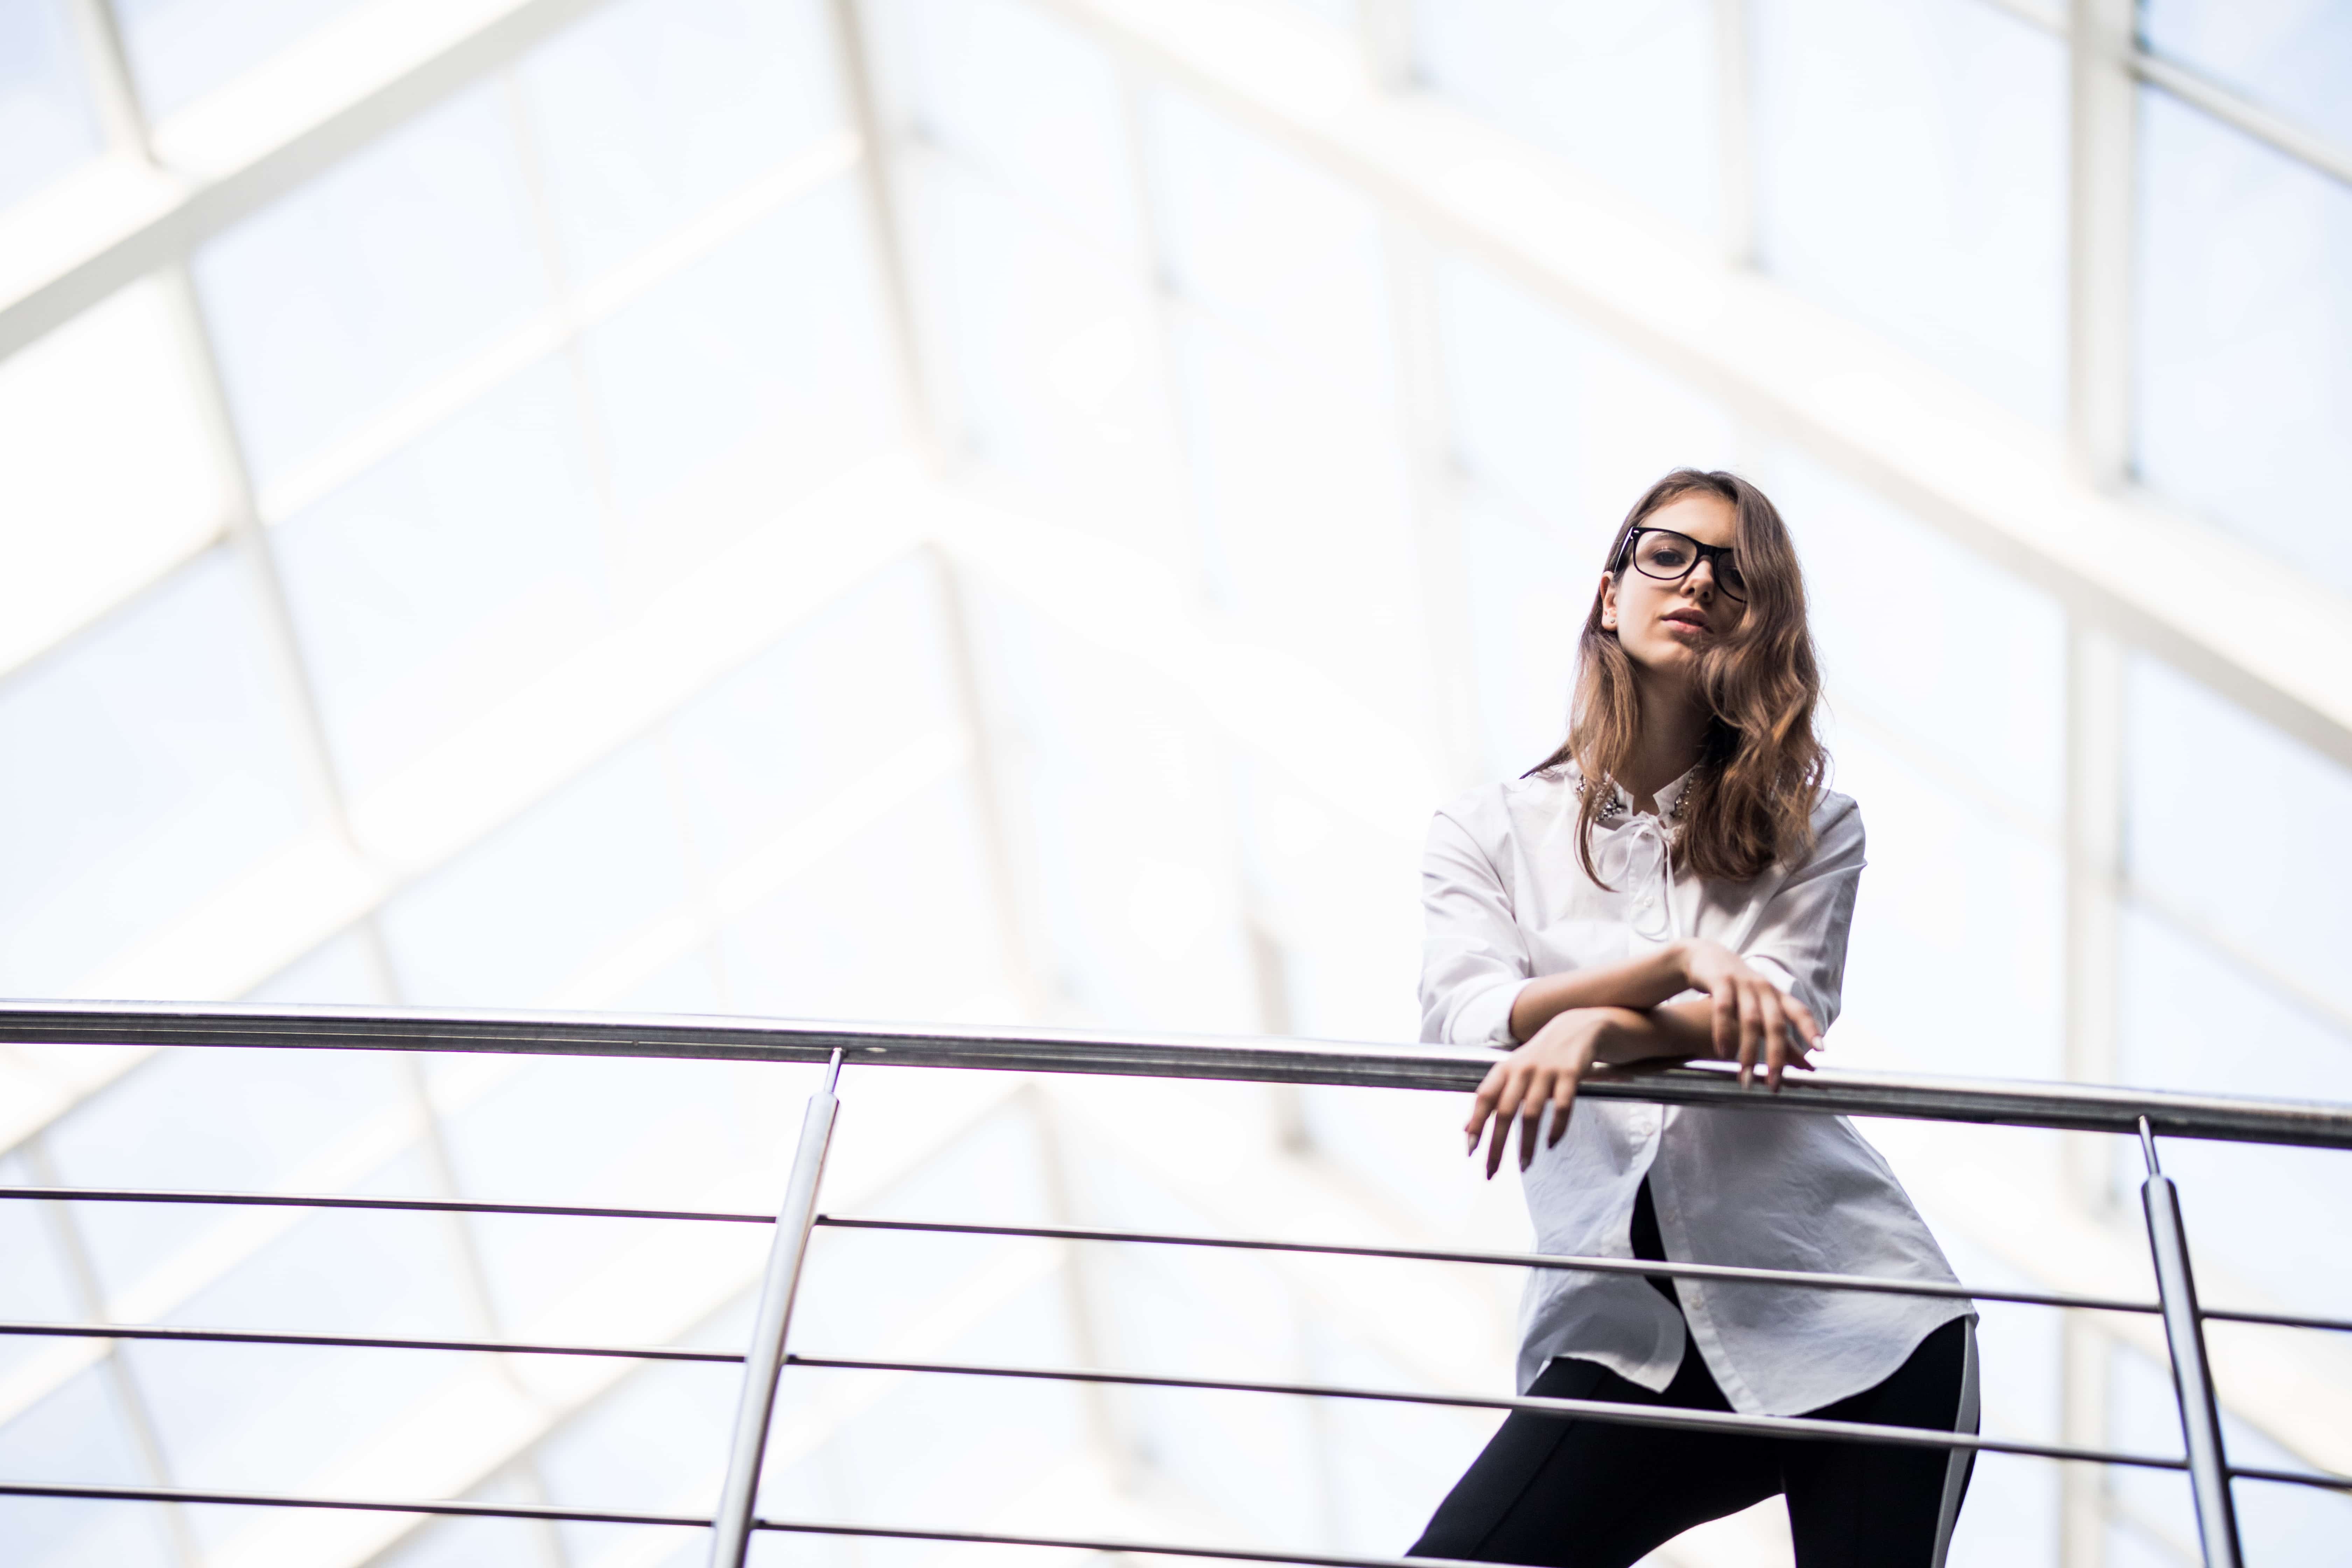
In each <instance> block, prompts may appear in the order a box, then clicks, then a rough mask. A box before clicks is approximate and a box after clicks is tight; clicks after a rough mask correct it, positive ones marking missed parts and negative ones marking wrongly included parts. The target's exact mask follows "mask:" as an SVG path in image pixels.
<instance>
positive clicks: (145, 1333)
mask: <svg viewBox="0 0 2352 1568" xmlns="http://www.w3.org/2000/svg"><path fill="white" fill-rule="evenodd" d="M11 1334H16V1335H24V1336H30V1337H37V1338H47V1339H62V1340H156V1341H161V1342H165V1343H182V1344H229V1345H324V1346H332V1347H337V1348H341V1349H349V1350H379V1351H478V1352H486V1353H489V1354H494V1355H586V1356H611V1357H614V1358H615V1359H618V1360H623V1361H699V1362H732V1363H735V1364H737V1365H740V1364H741V1363H742V1361H743V1352H741V1351H706V1350H696V1349H694V1348H692V1347H690V1346H687V1345H551V1344H541V1343H536V1342H532V1341H530V1340H432V1339H410V1338H407V1337H404V1336H400V1335H389V1334H310V1333H301V1332H298V1331H292V1330H281V1329H202V1328H182V1327H180V1326H179V1325H177V1324H173V1323H37V1322H0V1336H6V1335H11Z"/></svg>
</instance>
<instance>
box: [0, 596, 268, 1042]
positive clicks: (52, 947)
mask: <svg viewBox="0 0 2352 1568" xmlns="http://www.w3.org/2000/svg"><path fill="white" fill-rule="evenodd" d="M261 626H262V619H261V610H260V607H259V605H257V604H256V603H255V602H254V600H253V598H252V596H251V593H250V590H249V588H248V585H247V576H246V573H245V569H244V567H243V566H242V564H241V563H239V562H238V561H237V560H236V558H235V557H234V556H232V555H231V554H229V553H228V552H226V551H222V550H215V551H212V552H207V553H206V554H205V555H203V556H200V557H199V558H198V559H197V560H196V561H195V562H194V563H192V564H190V565H188V566H186V567H184V568H182V569H181V571H180V572H179V573H177V574H175V575H173V577H171V578H169V579H168V580H166V581H165V582H164V583H163V584H161V585H160V586H158V587H156V588H154V589H152V590H151V591H150V592H149V593H147V594H145V595H142V597H140V598H139V599H137V600H135V601H133V602H132V603H131V604H130V605H126V606H125V607H124V608H123V609H121V610H120V611H118V612H117V613H116V614H115V615H113V616H110V617H109V618H108V619H107V620H105V621H104V622H101V623H100V625H99V626H95V627H93V628H91V629H90V630H89V631H87V632H84V633H83V634H82V635H81V636H79V637H76V638H75V639H74V640H73V641H71V642H69V643H68V644H66V645H65V646H64V647H60V648H58V649H57V650H56V651H55V652H53V653H51V654H49V655H47V657H46V658H43V659H41V660H40V662H38V663H37V664H35V665H32V666H30V667H29V668H26V669H23V670H20V671H18V672H17V673H16V675H14V676H12V677H10V678H9V679H7V680H6V681H5V683H0V864H5V865H6V866H7V868H8V874H7V876H6V877H5V878H0V992H5V993H7V994H13V995H18V996H44V995H49V996H54V995H67V994H72V993H73V990H74V987H76V986H77V985H79V984H82V982H83V981H84V979H85V977H86V976H88V975H89V973H91V971H92V970H93V969H95V968H96V966H98V965H99V964H100V963H101V962H103V961H104V960H106V959H108V958H110V957H111V956H113V955H114V954H116V953H117V952H120V951H121V950H122V949H123V948H125V947H126V946H128V945H129V944H130V943H131V942H133V941H135V940H136V939H138V938H139V937H142V936H144V935H146V934H148V933H150V932H152V931H154V930H155V929H156V928H157V927H159V926H161V925H163V924H164V923H165V922H166V921H170V920H172V919H173V918H174V917H176V916H178V915H181V914H184V913H185V912H187V911H188V910H189V909H190V908H191V907H192V906H194V904H195V903H196V902H197V901H198V900H200V899H202V898H203V897H205V895H206V894H208V893H210V892H213V891H215V890H216V889H219V888H220V887H221V886H222V885H223V884H224V883H226V881H227V880H228V879H230V878H232V877H234V876H235V875H236V873H238V872H239V871H242V870H245V869H247V868H250V867H251V866H252V865H253V864H254V863H255V862H256V861H257V860H258V859H259V858H261V857H262V856H263V855H265V854H267V853H268V851H270V850H271V849H274V848H276V847H278V846H280V845H282V844H284V843H285V842H286V841H287V840H288V839H289V838H291V837H293V836H294V835H295V833H296V832H297V831H299V829H300V827H301V826H303V824H304V822H305V821H306V819H307V818H308V817H309V815H310V812H309V807H308V805H307V803H306V802H305V800H304V798H303V791H302V785H301V781H300V776H299V773H298V771H297V765H296V761H295V753H294V751H293V747H292V743H291V737H290V736H289V733H288V731H287V727H286V721H285V719H284V716H283V712H282V709H281V707H280V701H281V694H280V689H279V686H278V681H277V679H276V677H275V675H274V674H273V672H272V670H271V668H270V659H269V655H268V653H267V651H266V650H265V648H264V647H262V640H261V639H262V632H261Z"/></svg>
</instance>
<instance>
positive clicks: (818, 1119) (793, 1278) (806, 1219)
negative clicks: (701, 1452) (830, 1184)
mask: <svg viewBox="0 0 2352 1568" xmlns="http://www.w3.org/2000/svg"><path fill="white" fill-rule="evenodd" d="M840 1081H841V1052H840V1051H839V1050H838V1049H835V1051H834V1053H833V1060H832V1061H831V1063H829V1064H828V1065H827V1066H826V1068H825V1069H824V1088H822V1089H818V1090H817V1091H816V1092H815V1093H814V1094H813V1095H811V1096H809V1102H808V1112H807V1114H806V1115H805V1116H803V1118H802V1119H801V1141H800V1146H799V1148H798V1149H796V1150H795V1151H794V1152H793V1175H792V1180H791V1182H790V1183H789V1184H786V1186H785V1188H784V1203H783V1206H782V1208H780V1209H778V1210H777V1211H776V1234H775V1238H774V1240H773V1241H772V1243H771V1244H770V1246H769V1247H768V1274H767V1278H766V1279H765V1280H763V1281H762V1282H761V1286H760V1312H759V1316H758V1317H757V1318H756V1319H754V1320H753V1321H752V1324H751V1343H750V1344H749V1345H747V1346H745V1347H744V1353H743V1394H742V1397H741V1398H740V1400H739V1401H737V1403H736V1405H735V1436H734V1439H733V1442H732V1443H731V1444H730V1447H729V1448H728V1451H727V1480H726V1484H725V1485H724V1486H722V1487H720V1488H719V1512H718V1514H717V1515H716V1516H715V1517H714V1518H713V1519H712V1521H711V1528H710V1568H743V1559H744V1555H745V1553H747V1552H750V1551H751V1510H752V1508H753V1506H754V1505H755V1504H756V1503H757V1502H758V1501H759V1495H760V1461H761V1459H762V1458H765V1456H766V1454H767V1451H768V1422H769V1418H770V1417H771V1416H772V1415H773V1414H774V1412H775V1407H776V1380H777V1378H778V1377H779V1376H780V1375H781V1374H782V1372H783V1370H784V1331H785V1330H786V1329H788V1328H790V1327H791V1326H792V1321H793V1297H794V1296H795V1295H796V1294H798V1292H799V1290H800V1283H801V1259H802V1258H803V1257H805V1256H806V1255H807V1253H808V1241H809V1231H810V1228H811V1226H813V1224H814V1221H815V1218H816V1189H817V1184H818V1182H820V1181H821V1180H823V1179H824V1156H825V1151H826V1150H827V1149H828V1148H830V1147H831V1146H832V1143H833V1119H834V1113H835V1111H837V1110H840V1109H841V1101H840V1100H836V1099H835V1098H834V1089H835V1086H836V1085H837V1084H839V1082H840Z"/></svg>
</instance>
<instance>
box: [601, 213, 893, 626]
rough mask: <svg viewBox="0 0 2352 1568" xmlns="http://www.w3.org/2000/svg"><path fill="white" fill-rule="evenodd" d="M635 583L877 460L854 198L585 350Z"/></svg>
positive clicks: (888, 408)
mask: <svg viewBox="0 0 2352 1568" xmlns="http://www.w3.org/2000/svg"><path fill="white" fill-rule="evenodd" d="M583 348H584V351H585V356H586V360H587V363H588V367H589V374H590V378H591V382H592V384H593V388H594V392H595V396H596V401H597V404H598V406H599V407H600V409H601V410H602V412H603V415H604V435H605V439H606V442H607V447H608V451H609V457H610V463H611V468H612V483H613V490H614V499H615V500H617V501H618V502H619V504H620V506H621V508H622V510H624V511H625V512H635V511H639V510H642V509H644V508H645V507H646V506H647V505H648V504H649V503H652V502H654V501H656V500H664V499H666V498H668V499H677V500H679V501H680V504H679V505H677V507H675V508H674V509H672V510H669V511H667V512H666V513H665V514H664V515H663V516H662V517H661V518H660V519H658V520H657V521H656V522H650V523H646V524H645V525H644V526H638V527H633V528H631V529H630V530H628V531H626V532H625V534H624V540H623V547H624V549H625V551H626V552H627V555H626V557H625V561H624V564H623V573H622V574H623V575H624V577H625V578H630V579H633V580H639V579H641V578H642V576H643V574H644V572H645V571H648V570H655V571H658V570H659V569H661V568H665V567H668V566H670V565H672V564H673V563H676V562H677V561H679V560H681V559H691V558H693V557H695V556H698V555H699V554H700V553H701V549H700V548H699V547H707V546H708V544H709V542H710V541H711V540H712V539H713V538H714V537H723V536H724V534H725V533H727V532H730V531H733V530H736V529H740V527H742V526H744V525H746V524H748V523H750V522H754V521H758V522H765V521H769V520H770V519H772V517H773V516H774V515H775V513H776V510H777V508H778V507H779V505H780V504H781V503H782V502H783V501H786V500H792V499H793V498H796V497H797V496H799V495H800V494H801V493H802V492H803V490H804V489H806V488H807V487H808V486H809V485H811V484H813V483H814V482H815V481H816V480H818V479H825V478H829V477H831V476H832V475H833V474H835V473H837V472H838V471H840V469H841V468H844V467H845V466H847V465H848V464H850V463H852V462H855V461H856V460H857V459H859V458H864V457H866V456H869V455H871V454H872V453H874V452H875V451H876V450H877V449H878V448H879V447H880V446H881V444H882V442H883V441H884V440H885V439H886V438H887V436H888V434H889V433H890V430H891V416H892V413H893V412H894V410H893V408H892V405H891V395H892V387H891V384H890V380H889V376H890V371H889V368H888V366H889V360H888V357H887V353H886V352H885V350H884V347H883V341H882V325H881V311H880V306H879V301H878V300H877V293H876V287H875V280H874V268H873V263H872V258H871V257H870V255H869V253H868V250H867V247H866V234H865V230H864V226H863V222H862V219H861V217H860V215H859V212H858V207H857V199H856V186H855V184H853V183H852V182H851V181H849V180H847V179H839V180H835V181H834V182H832V183H831V184H827V185H826V186H824V188H823V189H821V190H818V191H815V192H814V193H812V194H810V195H804V196H802V197H801V198H799V199H798V200H796V201H794V202H793V203H792V205H789V206H787V207H785V208H784V209H783V210H782V211H781V212H777V213H775V214H772V216H768V217H765V218H762V219H761V220H760V222H759V223H758V224H756V225H755V226H752V227H751V230H750V231H749V232H747V233H745V234H744V235H743V236H741V237H740V238H738V239H735V240H733V241H731V242H730V243H729V244H728V246H727V247H725V248H724V249H721V250H719V251H718V252H717V253H716V254H714V255H712V256H710V257H708V258H705V259H703V260H701V261H698V262H697V263H696V264H695V265H694V266H692V267H690V268H688V269H687V270H685V271H683V272H681V273H679V274H678V275H677V277H675V278H672V279H667V281H665V282H664V283H663V284H662V285H661V286H660V287H658V288H656V289H653V290H652V291H651V292H650V293H648V294H646V296H644V297H643V298H642V299H639V300H635V301H634V302H633V303H631V304H630V305H629V306H628V307H627V308H625V310H622V311H621V312H620V313H619V314H617V315H615V316H614V317H613V318H612V319H611V320H610V321H606V322H604V324H603V325H601V326H599V327H597V328H595V329H594V330H593V331H590V332H589V333H588V334H587V335H586V336H585V338H584V339H583Z"/></svg>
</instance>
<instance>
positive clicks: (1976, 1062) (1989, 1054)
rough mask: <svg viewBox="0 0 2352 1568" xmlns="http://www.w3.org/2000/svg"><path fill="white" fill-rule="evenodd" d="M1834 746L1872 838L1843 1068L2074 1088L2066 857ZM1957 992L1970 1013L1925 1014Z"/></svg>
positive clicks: (1898, 767) (1842, 783) (1933, 788)
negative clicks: (2062, 1010) (2065, 1028)
mask: <svg viewBox="0 0 2352 1568" xmlns="http://www.w3.org/2000/svg"><path fill="white" fill-rule="evenodd" d="M1830 739H1831V746H1832V754H1833V755H1834V756H1835V757H1836V759H1837V767H1836V771H1835V773H1834V775H1833V777H1832V784H1833V785H1834V787H1835V788H1837V789H1838V790H1840V791H1841V792H1843V794H1846V795H1852V796H1853V799H1854V801H1855V804H1856V805H1859V806H1860V807H1861V810H1862V820H1863V825H1864V828H1865V830H1866V831H1867V832H1868V834H1869V836H1870V869H1869V870H1867V871H1865V872H1864V874H1863V879H1862V896H1861V900H1860V902H1859V903H1858V904H1857V905H1856V906H1855V910H1854V923H1853V948H1852V952H1851V954H1850V957H1849V960H1848V964H1847V969H1846V982H1845V1020H1844V1022H1843V1023H1842V1024H1840V1025H1839V1026H1838V1028H1839V1029H1840V1030H1842V1031H1843V1034H1840V1033H1832V1035H1831V1037H1830V1040H1831V1046H1832V1051H1831V1056H1830V1063H1831V1065H1832V1066H1833V1067H1861V1066H1875V1065H1885V1066H1890V1067H1899V1068H1906V1069H1910V1070H1915V1071H1921V1072H1955V1073H1965V1074H1969V1075H1971V1076H1977V1077H1984V1078H2058V1077H2060V1076H2062V1072H2061V1061H2060V1055H2059V1018H2058V1004H2059V961H2060V955H2061V946H2062V944H2061V942H2060V940H2059V939H2060V933H2061V931H2062V930H2063V926H2062V923H2061V920H2060V913H2061V891H2062V887H2063V879H2062V877H2061V874H2060V867H2059V861H2058V856H2057V852H2056V851H2055V850H2054V849H2053V848H2051V847H2049V846H2048V845H2047V844H2046V843H2044V842H2042V841H2041V840H2039V839H2037V838H2034V837H2028V836H2026V835H2024V834H2021V833H2020V832H2018V831H2017V830H2016V829H2015V827H2014V826H2011V824H2010V823H2009V822H2008V821H2007V820H2005V819H2004V818H2003V817H2001V816H1998V815H1996V814H1994V813H1992V812H1989V811H1987V810H1985V809H1984V808H1983V807H1982V806H1980V805H1978V804H1977V803H1976V802H1974V801H1972V800H1970V799H1969V798H1967V797H1966V796H1963V795H1959V794H1958V793H1957V792H1955V791H1953V790H1952V789H1950V788H1948V786H1946V785H1945V784H1943V783H1942V782H1940V781H1939V780H1937V779H1936V778H1935V777H1934V776H1933V775H1931V774H1929V773H1925V772H1923V771H1921V770H1920V769H1918V768H1916V767H1915V766H1913V765H1912V764H1911V763H1908V762H1907V761H1906V759H1905V758H1903V757H1902V756H1901V755H1899V754H1897V753H1896V752H1893V751H1891V750H1889V749H1887V748H1885V747H1883V746H1880V745H1878V744H1875V743H1874V742H1872V741H1871V740H1869V739H1868V738H1867V737H1865V736H1864V735H1860V734H1856V733H1854V732H1853V731H1852V730H1850V729H1849V730H1845V731H1833V732H1832V735H1831V737H1830ZM1955 983H1961V984H1966V985H1967V986H1968V987H1969V994H1970V995H1971V997H1973V998H1975V999H1976V1000H1975V1001H1974V1002H1972V1003H1971V1005H1969V1006H1968V1007H1927V1006H1922V1005H1920V998H1921V997H1923V996H1932V995H1936V994H1939V993H1941V992H1944V991H1947V990H1948V989H1949V988H1950V987H1951V986H1952V985H1953V984H1955ZM1979 1005H1980V1006H1981V1009H1982V1010H1981V1011H1979ZM1989 1017H1990V1018H1998V1019H2000V1026H1999V1027H1997V1028H1990V1029H1988V1028H1987V1027H1986V1026H1985V1024H1984V1020H1985V1019H1986V1018H1989Z"/></svg>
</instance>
